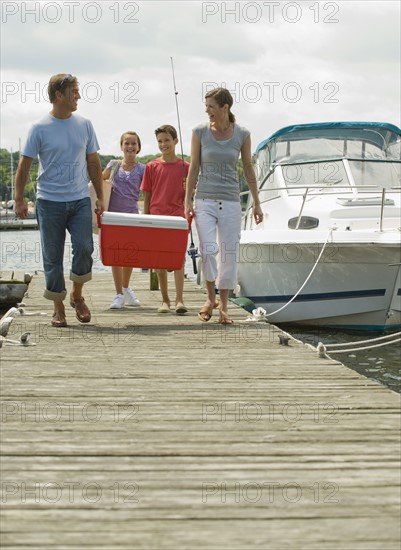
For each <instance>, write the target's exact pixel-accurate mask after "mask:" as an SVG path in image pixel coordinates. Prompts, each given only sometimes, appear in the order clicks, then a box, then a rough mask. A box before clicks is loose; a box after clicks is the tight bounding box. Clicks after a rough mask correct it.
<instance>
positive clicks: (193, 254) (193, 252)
mask: <svg viewBox="0 0 401 550" xmlns="http://www.w3.org/2000/svg"><path fill="white" fill-rule="evenodd" d="M170 60H171V72H172V74H173V84H174V96H175V107H176V110H177V120H178V135H179V136H180V147H181V159H182V169H183V171H184V177H186V173H185V159H184V150H183V148H182V136H181V123H180V112H179V109H178V97H177V96H178V92H177V86H176V84H175V75H174V62H173V58H172V57H170ZM189 231H190V235H191V243H190V245H189V249H188V256H190V257H191V258H192V267H193V270H194V275H196V274H197V273H198V269H197V266H196V258H197V257H198V249H197V248H196V247H195V243H194V237H193V234H192V225H191V222H190V225H189Z"/></svg>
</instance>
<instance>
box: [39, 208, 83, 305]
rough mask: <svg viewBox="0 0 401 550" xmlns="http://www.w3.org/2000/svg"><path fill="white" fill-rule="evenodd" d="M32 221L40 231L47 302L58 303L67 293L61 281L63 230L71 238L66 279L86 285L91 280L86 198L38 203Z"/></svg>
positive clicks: (62, 272)
mask: <svg viewBox="0 0 401 550" xmlns="http://www.w3.org/2000/svg"><path fill="white" fill-rule="evenodd" d="M36 217H37V219H38V226H39V230H40V238H41V245H42V256H43V267H44V271H45V279H46V290H45V291H44V294H43V295H44V297H45V298H47V299H48V300H54V301H62V300H64V299H65V297H66V294H67V291H66V288H65V280H64V268H63V260H64V247H65V238H66V230H67V231H68V232H69V233H70V235H71V244H72V266H71V271H70V279H71V280H72V281H74V282H76V283H86V282H87V281H90V279H91V278H92V264H93V260H92V253H93V237H92V211H91V202H90V199H89V198H84V199H80V200H77V201H71V202H56V201H47V200H44V199H38V200H37V201H36Z"/></svg>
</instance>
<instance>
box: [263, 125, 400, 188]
mask: <svg viewBox="0 0 401 550" xmlns="http://www.w3.org/2000/svg"><path fill="white" fill-rule="evenodd" d="M317 126H319V125H317ZM286 130H287V129H284V130H282V131H280V132H278V133H277V134H276V135H275V136H272V139H270V140H267V141H266V142H264V143H263V144H261V146H259V148H258V151H257V168H258V173H259V178H260V181H263V180H264V179H265V178H266V177H267V175H268V174H271V173H272V172H274V171H275V170H276V168H277V167H280V168H281V170H282V175H283V179H284V182H285V185H286V187H287V189H288V192H289V193H290V194H298V193H300V194H301V193H303V192H304V189H305V187H308V188H310V189H311V192H312V193H313V192H314V191H313V189H314V188H315V189H317V190H318V191H319V193H322V192H324V193H333V192H338V191H341V192H342V193H347V192H348V193H352V192H354V191H355V187H357V188H358V189H359V188H362V189H359V191H362V192H375V191H377V190H378V189H382V188H383V187H385V188H391V187H399V186H400V184H401V140H400V136H399V135H398V134H397V133H395V132H392V131H391V129H388V128H382V127H380V126H378V125H376V126H375V125H371V126H366V127H365V126H362V125H361V126H356V127H349V126H346V125H345V126H344V127H343V126H340V125H336V124H335V123H334V124H333V125H327V126H324V127H320V126H319V127H316V128H315V127H313V125H311V126H309V127H305V128H303V127H301V126H299V127H290V128H289V129H288V130H287V131H286ZM271 179H272V178H271V177H269V180H270V181H271ZM274 179H275V181H277V180H278V178H274ZM333 187H335V188H336V189H335V190H334V189H333ZM302 188H303V189H302ZM353 189H354V191H353ZM315 192H316V191H315Z"/></svg>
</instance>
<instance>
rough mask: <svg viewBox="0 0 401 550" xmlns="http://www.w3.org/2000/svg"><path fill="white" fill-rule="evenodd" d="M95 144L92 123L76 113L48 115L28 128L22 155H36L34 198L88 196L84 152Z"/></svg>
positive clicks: (96, 146)
mask: <svg viewBox="0 0 401 550" xmlns="http://www.w3.org/2000/svg"><path fill="white" fill-rule="evenodd" d="M98 150H99V144H98V141H97V138H96V134H95V131H94V129H93V126H92V123H91V122H90V121H89V120H87V119H85V118H83V117H81V116H79V115H76V114H73V115H71V116H70V117H69V118H66V119H60V118H55V117H54V116H52V115H50V114H48V115H46V116H45V117H44V118H42V119H41V120H39V122H37V123H35V124H33V126H32V127H31V129H30V130H29V133H28V137H27V140H26V143H25V146H24V147H23V149H22V155H23V156H25V157H30V158H35V157H36V156H39V172H38V187H37V198H38V199H45V200H49V201H58V202H67V201H74V200H79V199H83V198H84V197H88V196H89V190H88V183H89V175H88V170H87V162H86V155H89V154H92V153H96V152H97V151H98Z"/></svg>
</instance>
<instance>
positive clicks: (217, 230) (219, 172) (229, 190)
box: [185, 88, 263, 324]
mask: <svg viewBox="0 0 401 550" xmlns="http://www.w3.org/2000/svg"><path fill="white" fill-rule="evenodd" d="M232 104H233V98H232V96H231V94H230V92H229V91H228V90H226V89H225V88H215V89H214V90H211V91H209V92H208V93H207V94H206V96H205V106H206V113H207V115H208V117H209V122H208V123H206V124H201V125H199V126H197V127H196V128H194V130H193V132H192V142H191V166H190V169H189V174H188V179H187V189H186V197H185V214H186V216H187V217H190V216H193V217H194V218H195V222H196V228H197V232H198V236H199V249H200V255H201V257H202V270H203V275H204V278H205V281H206V288H207V299H206V302H205V304H204V306H203V307H202V308H201V310H200V311H199V313H198V317H199V319H200V320H201V321H204V322H205V321H209V320H210V318H211V317H212V314H213V308H214V307H215V300H216V287H217V288H218V290H219V295H220V304H219V322H220V323H222V324H231V323H232V319H230V318H229V317H228V314H227V310H228V296H229V291H230V290H232V289H234V288H235V286H236V284H237V258H238V253H239V240H240V232H241V205H240V189H239V180H238V175H237V163H238V159H239V157H240V155H241V158H242V163H243V167H244V175H245V178H246V181H247V183H248V186H249V190H250V192H251V194H252V197H253V201H254V209H253V210H254V211H253V215H254V218H255V221H256V223H260V222H261V221H262V220H263V212H262V209H261V206H260V201H259V197H258V189H257V184H256V177H255V172H254V170H253V166H252V154H251V137H250V133H249V131H248V130H247V129H246V128H243V127H241V126H239V125H238V124H237V123H236V122H235V117H234V114H233V113H232V112H231V107H232ZM195 186H196V192H195V202H194V205H192V196H193V194H194V190H195Z"/></svg>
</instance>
